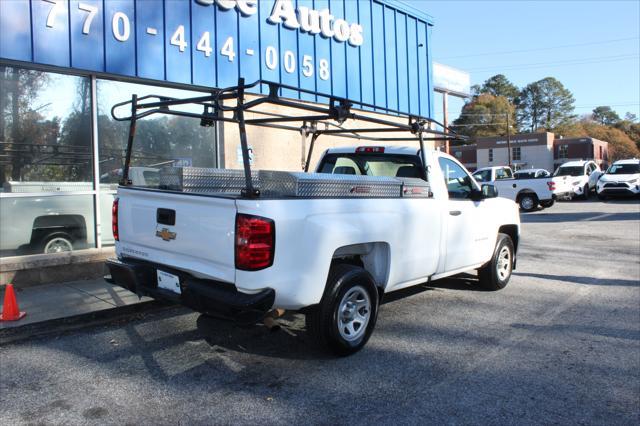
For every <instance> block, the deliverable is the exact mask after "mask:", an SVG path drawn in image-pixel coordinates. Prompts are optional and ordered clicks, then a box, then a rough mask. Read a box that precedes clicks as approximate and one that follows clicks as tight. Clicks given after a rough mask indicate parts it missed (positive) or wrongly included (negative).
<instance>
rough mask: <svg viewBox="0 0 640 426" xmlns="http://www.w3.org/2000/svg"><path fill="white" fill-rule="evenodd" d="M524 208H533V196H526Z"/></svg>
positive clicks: (523, 202)
mask: <svg viewBox="0 0 640 426" xmlns="http://www.w3.org/2000/svg"><path fill="white" fill-rule="evenodd" d="M522 208H523V209H525V210H531V209H532V208H533V198H531V197H524V198H523V199H522Z"/></svg>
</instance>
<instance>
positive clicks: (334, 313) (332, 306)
mask: <svg viewBox="0 0 640 426" xmlns="http://www.w3.org/2000/svg"><path fill="white" fill-rule="evenodd" d="M361 290H363V291H365V292H366V294H367V295H368V298H369V302H370V303H369V307H370V310H369V311H368V315H369V316H368V321H367V322H366V324H365V325H360V327H365V328H364V329H360V328H358V330H356V331H355V333H356V334H354V335H353V336H354V338H355V339H354V340H347V339H345V338H344V337H343V335H342V334H344V333H346V332H347V330H346V329H343V330H342V332H341V331H340V324H341V322H340V316H339V310H340V306H341V304H342V303H343V302H344V300H343V299H345V297H348V295H349V294H351V295H353V294H360V293H361ZM362 296H364V294H362ZM378 297H379V296H378V290H377V288H376V285H375V282H374V280H373V278H372V277H371V275H370V274H369V273H368V272H367V271H365V270H364V269H362V268H360V267H358V266H354V265H347V264H337V265H334V266H332V267H331V270H330V271H329V277H328V278H327V286H326V288H325V291H324V295H323V296H322V300H321V302H320V304H319V305H316V306H313V307H311V308H309V310H308V311H307V312H306V316H305V320H306V326H307V332H308V333H309V334H310V335H311V336H313V338H314V339H315V340H316V343H317V344H319V345H320V346H322V347H323V348H327V349H329V350H330V351H331V352H333V353H334V354H336V355H339V356H347V355H351V354H354V353H356V352H358V351H359V350H360V349H362V348H363V347H364V345H365V344H366V343H367V341H368V340H369V337H371V333H372V332H373V329H374V327H375V324H376V318H377V316H378ZM364 301H366V299H363V302H364ZM364 312H365V308H364V307H363V308H360V309H356V310H352V315H353V314H355V313H364ZM345 318H346V317H342V319H343V320H344V319H345ZM353 327H354V328H355V326H353Z"/></svg>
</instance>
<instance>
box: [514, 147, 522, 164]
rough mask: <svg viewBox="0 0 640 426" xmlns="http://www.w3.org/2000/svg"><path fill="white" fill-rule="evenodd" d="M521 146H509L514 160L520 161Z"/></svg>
mask: <svg viewBox="0 0 640 426" xmlns="http://www.w3.org/2000/svg"><path fill="white" fill-rule="evenodd" d="M520 148H521V147H519V146H514V147H513V148H511V157H512V159H513V160H514V161H520V160H521V159H522V158H521V149H520Z"/></svg>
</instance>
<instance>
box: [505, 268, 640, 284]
mask: <svg viewBox="0 0 640 426" xmlns="http://www.w3.org/2000/svg"><path fill="white" fill-rule="evenodd" d="M513 274H514V275H518V276H523V277H532V278H542V279H544V280H551V281H565V282H570V283H576V284H587V285H602V286H604V285H611V286H623V287H635V286H640V281H639V280H622V279H614V278H602V279H600V278H593V277H580V276H575V275H548V274H536V273H533V272H514V273H513Z"/></svg>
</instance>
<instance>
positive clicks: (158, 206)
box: [116, 188, 236, 283]
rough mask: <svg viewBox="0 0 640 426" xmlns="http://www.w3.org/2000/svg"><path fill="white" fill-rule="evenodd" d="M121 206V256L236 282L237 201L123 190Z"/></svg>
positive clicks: (120, 194) (120, 197)
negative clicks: (235, 239)
mask: <svg viewBox="0 0 640 426" xmlns="http://www.w3.org/2000/svg"><path fill="white" fill-rule="evenodd" d="M118 200H119V201H118V231H119V237H120V241H119V242H117V243H116V251H117V253H118V255H119V256H124V257H133V258H137V259H142V260H147V261H150V262H154V263H159V264H161V265H167V266H170V267H173V268H176V269H180V270H183V271H186V272H189V273H191V274H193V275H195V276H196V277H198V278H208V279H216V280H220V281H225V282H229V283H233V282H234V281H235V257H234V256H235V254H234V236H235V217H236V202H235V200H234V199H231V198H222V197H220V198H218V197H213V196H199V195H185V194H176V193H171V192H166V191H149V190H139V189H123V188H120V189H119V190H118Z"/></svg>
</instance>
